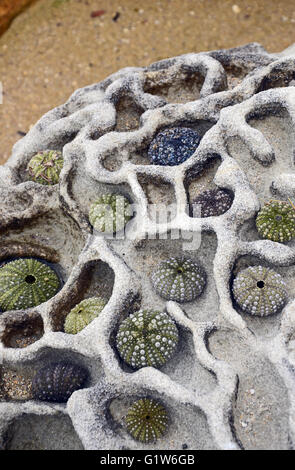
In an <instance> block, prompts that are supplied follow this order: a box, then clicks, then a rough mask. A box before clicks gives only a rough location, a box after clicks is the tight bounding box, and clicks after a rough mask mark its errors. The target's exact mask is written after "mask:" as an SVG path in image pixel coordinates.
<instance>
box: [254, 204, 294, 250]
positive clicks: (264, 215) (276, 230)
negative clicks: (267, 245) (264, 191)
mask: <svg viewBox="0 0 295 470" xmlns="http://www.w3.org/2000/svg"><path fill="white" fill-rule="evenodd" d="M256 227H257V230H258V232H259V234H260V235H261V237H263V238H267V239H268V240H272V241H274V242H281V243H283V242H288V241H289V240H292V238H294V237H295V210H294V209H293V208H292V206H291V205H290V204H289V203H288V202H285V201H275V200H271V201H269V202H267V203H266V204H265V206H264V207H263V208H262V209H261V211H259V212H258V215H257V218H256Z"/></svg>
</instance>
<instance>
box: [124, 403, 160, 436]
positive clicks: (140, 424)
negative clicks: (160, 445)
mask: <svg viewBox="0 0 295 470" xmlns="http://www.w3.org/2000/svg"><path fill="white" fill-rule="evenodd" d="M125 422H126V427H127V430H128V432H129V433H130V434H131V436H132V437H133V438H134V439H136V440H137V441H140V442H155V441H156V440H157V439H159V438H160V437H162V436H163V434H164V433H165V431H166V429H167V426H168V414H167V411H166V409H165V408H164V406H163V405H161V403H159V402H158V401H155V400H151V399H149V398H141V399H140V400H138V401H136V402H134V403H133V405H132V406H131V407H130V408H129V409H128V412H127V415H126V417H125Z"/></svg>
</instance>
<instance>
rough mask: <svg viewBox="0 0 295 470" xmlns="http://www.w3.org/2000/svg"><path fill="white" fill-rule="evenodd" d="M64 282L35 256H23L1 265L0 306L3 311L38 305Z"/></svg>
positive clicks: (52, 294) (53, 293) (55, 291)
mask: <svg viewBox="0 0 295 470" xmlns="http://www.w3.org/2000/svg"><path fill="white" fill-rule="evenodd" d="M59 286H60V281H59V278H58V276H57V275H56V273H55V272H54V270H53V269H52V268H50V267H49V266H48V265H47V264H45V263H43V262H41V261H38V260H36V259H34V258H20V259H17V260H14V261H10V262H8V263H7V264H5V265H4V266H3V267H2V268H0V307H1V309H2V310H3V311H6V310H20V309H26V308H30V307H36V306H37V305H40V304H41V303H43V302H46V301H47V300H49V299H50V298H51V297H53V296H54V295H55V294H56V293H57V291H58V289H59Z"/></svg>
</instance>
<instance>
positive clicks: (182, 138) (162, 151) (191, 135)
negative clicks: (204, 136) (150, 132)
mask: <svg viewBox="0 0 295 470" xmlns="http://www.w3.org/2000/svg"><path fill="white" fill-rule="evenodd" d="M199 143H200V136H199V134H198V133H197V132H196V131H194V130H193V129H190V128H186V127H173V128H171V129H165V130H163V131H161V132H159V133H158V134H157V135H156V137H155V138H154V139H153V141H152V142H151V144H150V146H149V150H148V156H149V159H150V161H151V162H152V163H153V164H155V165H168V166H174V165H180V164H181V163H183V162H185V161H186V160H187V159H188V158H189V157H191V156H192V155H193V153H194V152H195V150H196V148H197V147H198V145H199Z"/></svg>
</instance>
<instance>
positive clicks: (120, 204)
mask: <svg viewBox="0 0 295 470" xmlns="http://www.w3.org/2000/svg"><path fill="white" fill-rule="evenodd" d="M130 219H131V207H130V202H129V201H128V199H127V198H126V197H124V196H122V195H120V194H103V195H102V196H100V197H99V198H98V199H97V200H96V201H95V202H94V203H93V204H91V206H90V210H89V221H90V223H91V225H92V226H93V227H94V228H95V230H98V231H99V232H107V233H115V232H118V231H120V230H122V229H123V228H124V227H125V225H126V224H127V222H128V221H129V220H130Z"/></svg>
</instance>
